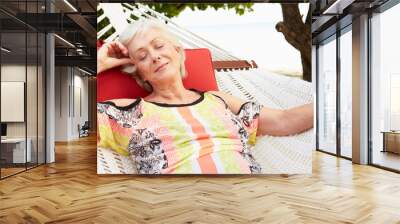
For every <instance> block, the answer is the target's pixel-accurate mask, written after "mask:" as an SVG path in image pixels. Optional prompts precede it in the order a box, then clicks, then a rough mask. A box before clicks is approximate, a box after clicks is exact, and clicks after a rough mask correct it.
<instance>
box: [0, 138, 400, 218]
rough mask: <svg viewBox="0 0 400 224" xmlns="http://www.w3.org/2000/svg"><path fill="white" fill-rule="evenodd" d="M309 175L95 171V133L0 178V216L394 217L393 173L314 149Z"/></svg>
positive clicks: (399, 202)
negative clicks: (46, 160) (46, 161)
mask: <svg viewBox="0 0 400 224" xmlns="http://www.w3.org/2000/svg"><path fill="white" fill-rule="evenodd" d="M313 158H314V160H313V174H311V175H290V176H287V175H260V176H244V175H236V176H235V175H229V176H190V175H185V176H157V177H151V176H147V177H146V176H131V175H115V176H112V175H107V176H100V175H97V174H96V138H95V137H93V136H92V137H88V138H82V139H80V140H79V141H73V142H69V143H68V144H65V143H62V144H57V145H56V163H54V164H48V165H44V166H41V167H38V168H35V169H32V170H29V171H27V172H25V173H21V174H18V175H16V176H13V177H9V178H7V179H5V180H2V181H0V201H1V203H0V223H400V212H399V211H400V175H399V174H396V173H392V172H388V171H384V170H381V169H378V168H375V167H370V166H361V165H355V164H352V163H351V162H350V161H348V160H343V159H339V158H336V157H333V156H330V155H327V154H323V153H321V152H315V153H314V155H313Z"/></svg>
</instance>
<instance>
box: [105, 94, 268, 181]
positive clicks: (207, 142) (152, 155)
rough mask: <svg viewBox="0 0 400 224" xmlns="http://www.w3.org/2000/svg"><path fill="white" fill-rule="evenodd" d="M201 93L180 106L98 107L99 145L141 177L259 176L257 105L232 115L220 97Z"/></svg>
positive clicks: (249, 104)
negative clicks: (253, 149) (124, 160)
mask: <svg viewBox="0 0 400 224" xmlns="http://www.w3.org/2000/svg"><path fill="white" fill-rule="evenodd" d="M199 95H200V97H199V99H198V100H196V101H195V102H193V103H190V104H179V105H176V104H175V105H174V104H161V103H155V102H147V101H145V100H143V99H141V98H139V99H137V100H136V101H134V102H133V103H131V104H130V105H128V106H125V107H120V106H116V105H115V104H114V103H113V102H109V101H106V102H102V103H98V104H97V113H98V115H97V119H98V146H99V147H103V148H111V149H113V150H115V151H116V152H118V153H120V154H122V155H125V156H130V158H131V159H132V162H133V163H134V166H135V167H136V168H137V172H138V173H139V174H248V173H260V172H261V167H260V165H259V164H258V163H257V162H256V160H255V159H254V157H253V156H252V153H251V147H252V142H255V137H256V131H257V125H258V117H259V112H260V110H261V105H259V104H258V103H255V102H246V103H244V104H243V105H242V106H241V108H240V110H239V112H238V114H234V113H232V112H231V110H230V109H229V108H228V106H227V105H226V103H225V102H224V101H223V99H222V98H220V97H219V96H216V95H213V94H211V93H207V92H205V93H201V92H199Z"/></svg>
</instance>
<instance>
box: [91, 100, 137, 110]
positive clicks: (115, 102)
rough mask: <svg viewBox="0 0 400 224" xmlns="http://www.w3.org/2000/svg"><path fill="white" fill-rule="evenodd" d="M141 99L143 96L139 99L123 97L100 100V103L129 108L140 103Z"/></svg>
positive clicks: (117, 107)
mask: <svg viewBox="0 0 400 224" xmlns="http://www.w3.org/2000/svg"><path fill="white" fill-rule="evenodd" d="M140 101H141V98H138V99H129V98H121V99H112V100H107V101H103V102H99V103H98V105H107V106H112V107H114V108H116V109H119V110H128V109H131V108H133V107H135V106H136V105H138V104H139V103H140Z"/></svg>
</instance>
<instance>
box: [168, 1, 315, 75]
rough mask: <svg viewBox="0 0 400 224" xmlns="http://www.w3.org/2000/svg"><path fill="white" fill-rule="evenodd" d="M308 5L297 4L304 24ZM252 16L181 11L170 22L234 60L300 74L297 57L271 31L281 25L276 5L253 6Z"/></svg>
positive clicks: (280, 15)
mask: <svg viewBox="0 0 400 224" xmlns="http://www.w3.org/2000/svg"><path fill="white" fill-rule="evenodd" d="M308 5H309V4H308V3H304V4H300V7H299V8H300V13H301V14H302V15H304V16H303V20H305V17H306V14H307V12H308ZM253 9H254V11H253V12H250V13H249V12H247V13H245V14H244V15H242V16H240V15H237V14H236V13H235V10H234V9H232V10H221V9H220V10H214V9H211V8H210V9H207V10H205V11H192V10H191V9H185V10H184V11H183V12H181V14H180V15H179V16H178V17H175V18H173V19H172V20H173V21H174V22H176V23H177V24H179V25H180V26H182V27H184V28H186V29H188V30H190V31H192V32H194V33H196V34H197V35H199V36H201V37H203V38H205V39H207V40H209V41H210V42H212V43H214V44H216V45H217V46H219V47H221V48H223V49H225V50H227V51H228V52H230V53H231V54H233V55H234V56H237V57H239V58H243V59H246V60H255V61H256V63H257V64H258V65H259V67H263V68H266V69H269V70H273V71H288V72H301V71H302V68H301V58H300V53H299V52H298V51H297V50H296V49H295V48H294V47H292V46H291V45H290V44H289V43H288V42H287V41H286V40H285V38H284V36H283V34H281V33H279V32H277V31H276V29H275V25H276V24H277V23H278V22H280V21H282V10H281V6H280V4H273V3H255V4H254V6H253Z"/></svg>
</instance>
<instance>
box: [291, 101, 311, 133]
mask: <svg viewBox="0 0 400 224" xmlns="http://www.w3.org/2000/svg"><path fill="white" fill-rule="evenodd" d="M284 122H285V126H286V127H285V129H286V131H287V133H286V135H292V134H297V133H301V132H304V131H306V130H308V129H310V128H312V127H313V125H314V106H313V104H312V103H310V104H305V105H302V106H298V107H294V108H291V109H287V110H285V121H284Z"/></svg>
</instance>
